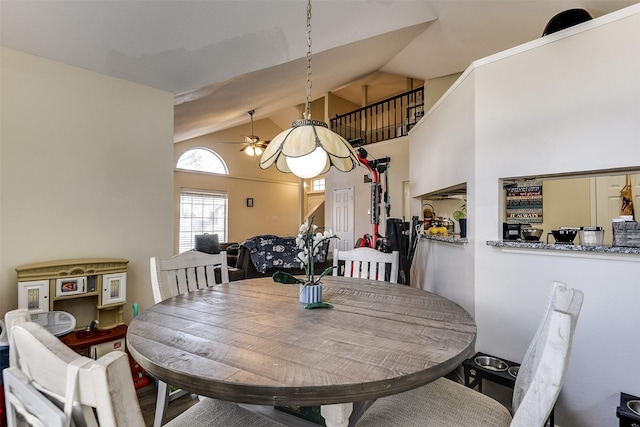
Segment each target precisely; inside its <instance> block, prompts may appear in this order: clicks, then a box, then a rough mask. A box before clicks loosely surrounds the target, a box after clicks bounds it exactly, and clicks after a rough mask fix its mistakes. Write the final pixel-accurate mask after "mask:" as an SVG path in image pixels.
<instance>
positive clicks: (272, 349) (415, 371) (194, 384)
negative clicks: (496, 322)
mask: <svg viewBox="0 0 640 427" xmlns="http://www.w3.org/2000/svg"><path fill="white" fill-rule="evenodd" d="M322 281H323V284H324V290H323V296H324V301H325V302H329V303H331V304H333V306H334V308H333V309H312V310H307V309H305V308H304V306H303V305H302V304H300V302H299V288H298V286H292V285H282V284H276V283H274V282H273V281H272V280H271V278H259V279H249V280H241V281H235V282H231V283H230V284H227V285H217V286H215V287H212V288H209V289H204V290H199V291H195V292H190V293H186V294H182V295H178V296H176V297H173V298H170V299H168V300H165V301H163V302H161V303H159V304H156V305H154V306H152V307H150V308H148V309H147V310H145V311H144V312H143V313H141V314H140V315H139V316H138V317H137V318H135V319H134V320H133V321H132V322H131V324H130V325H129V329H128V332H127V344H128V347H129V351H130V352H131V354H132V356H133V357H134V358H135V359H136V361H137V362H138V363H139V364H140V365H141V366H142V367H143V368H145V369H146V370H147V371H148V372H149V373H151V374H152V375H154V376H155V377H157V378H159V379H161V380H163V381H165V382H167V383H168V384H171V385H173V386H177V387H181V388H183V389H185V390H188V391H190V392H193V393H197V394H200V395H205V396H210V397H214V398H218V399H224V400H229V401H233V402H240V403H249V404H257V405H270V406H278V405H283V406H291V405H296V406H297V405H300V406H313V405H326V406H323V407H322V415H323V416H324V417H325V420H326V422H327V426H346V425H347V423H348V420H349V415H350V413H351V410H352V404H351V403H349V402H360V401H365V400H372V399H377V398H379V397H382V396H387V395H391V394H395V393H400V392H403V391H406V390H410V389H413V388H416V387H419V386H421V385H424V384H427V383H429V382H431V381H433V380H435V379H437V378H439V377H441V376H443V375H445V374H447V373H448V372H450V371H452V370H453V369H455V368H456V367H457V366H459V365H460V364H461V363H462V361H463V360H465V358H467V357H468V356H469V354H470V353H471V352H472V350H473V346H474V343H475V338H476V325H475V322H474V321H473V319H471V316H469V314H468V313H467V312H466V311H464V310H463V309H462V308H461V307H460V306H458V305H457V304H455V303H453V302H451V301H449V300H447V299H445V298H442V297H440V296H437V295H435V294H432V293H429V292H425V291H422V290H420V289H415V288H411V287H409V286H404V285H398V284H392V283H388V282H378V281H369V280H363V279H353V278H344V277H325V278H323V279H322Z"/></svg>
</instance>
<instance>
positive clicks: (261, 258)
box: [236, 234, 331, 279]
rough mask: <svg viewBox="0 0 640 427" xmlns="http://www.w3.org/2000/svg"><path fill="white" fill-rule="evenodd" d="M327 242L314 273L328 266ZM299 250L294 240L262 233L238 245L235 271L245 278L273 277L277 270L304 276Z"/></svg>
mask: <svg viewBox="0 0 640 427" xmlns="http://www.w3.org/2000/svg"><path fill="white" fill-rule="evenodd" d="M328 246H329V241H328V240H327V241H325V242H323V245H322V246H321V248H320V251H319V253H318V255H317V257H316V262H315V263H314V270H315V271H316V273H321V272H322V271H324V269H325V268H327V267H330V266H331V260H329V259H327V249H328ZM299 251H300V250H299V249H298V248H297V246H296V238H295V237H279V236H274V235H271V234H262V235H259V236H254V237H251V238H249V239H247V240H245V241H244V242H242V243H241V244H240V249H239V251H238V261H237V263H236V268H238V269H240V270H242V271H243V272H244V278H245V279H250V278H253V277H264V276H272V275H273V273H275V272H276V271H286V272H287V273H291V274H304V268H302V265H301V263H300V261H299V260H298V258H297V254H298V252H299Z"/></svg>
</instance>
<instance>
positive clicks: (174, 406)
mask: <svg viewBox="0 0 640 427" xmlns="http://www.w3.org/2000/svg"><path fill="white" fill-rule="evenodd" d="M136 391H137V393H138V402H140V409H142V416H143V417H144V423H145V425H146V426H147V427H150V426H153V417H154V415H155V412H156V391H157V390H156V385H155V382H153V381H151V383H150V384H149V385H148V386H146V387H142V388H139V389H138V390H136ZM197 402H198V399H197V398H192V397H191V396H190V395H188V394H187V395H184V396H182V397H179V398H178V399H175V400H174V401H172V402H169V407H168V408H167V414H166V416H165V418H164V422H165V423H168V422H169V421H170V420H172V419H173V418H175V417H176V416H177V415H178V414H180V413H181V412H184V411H186V410H187V409H188V408H189V407H191V405H194V404H196V403H197Z"/></svg>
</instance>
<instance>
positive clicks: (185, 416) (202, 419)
mask: <svg viewBox="0 0 640 427" xmlns="http://www.w3.org/2000/svg"><path fill="white" fill-rule="evenodd" d="M186 426H208V427H230V426H242V427H249V426H251V427H285V426H284V425H283V424H280V423H278V422H276V421H272V420H270V419H268V418H266V417H263V416H262V415H260V414H257V413H254V412H251V411H249V410H247V409H244V408H242V407H240V406H238V405H236V404H235V403H232V402H225V401H223V400H217V399H210V398H208V397H203V398H201V399H200V402H198V403H196V404H195V405H193V406H192V407H191V408H189V409H187V410H186V411H184V412H183V413H181V414H180V415H178V417H177V418H174V419H173V420H171V421H170V422H168V423H167V424H165V425H164V427H186Z"/></svg>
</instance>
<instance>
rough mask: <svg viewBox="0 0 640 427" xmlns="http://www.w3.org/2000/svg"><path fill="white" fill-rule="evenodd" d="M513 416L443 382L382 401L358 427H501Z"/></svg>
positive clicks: (485, 398) (477, 395) (480, 396)
mask: <svg viewBox="0 0 640 427" xmlns="http://www.w3.org/2000/svg"><path fill="white" fill-rule="evenodd" d="M510 423H511V414H510V413H509V411H508V410H507V408H505V407H504V406H503V405H502V404H500V403H499V402H497V401H496V400H494V399H492V398H490V397H488V396H486V395H484V394H482V393H478V392H477V391H475V390H472V389H470V388H467V387H465V386H464V385H462V384H459V383H456V382H454V381H451V380H448V379H446V378H440V379H437V380H436V381H434V382H432V383H429V384H427V385H425V386H422V387H419V388H417V389H414V390H409V391H407V392H404V393H400V394H396V395H393V396H388V397H383V398H381V399H378V400H377V401H376V402H375V403H374V404H373V405H372V406H371V407H370V408H369V409H368V410H367V411H366V412H365V414H364V415H363V417H362V418H361V419H360V421H358V423H357V424H356V425H357V427H389V426H402V427H413V426H415V427H451V426H457V427H500V426H508V425H509V424H510Z"/></svg>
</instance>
